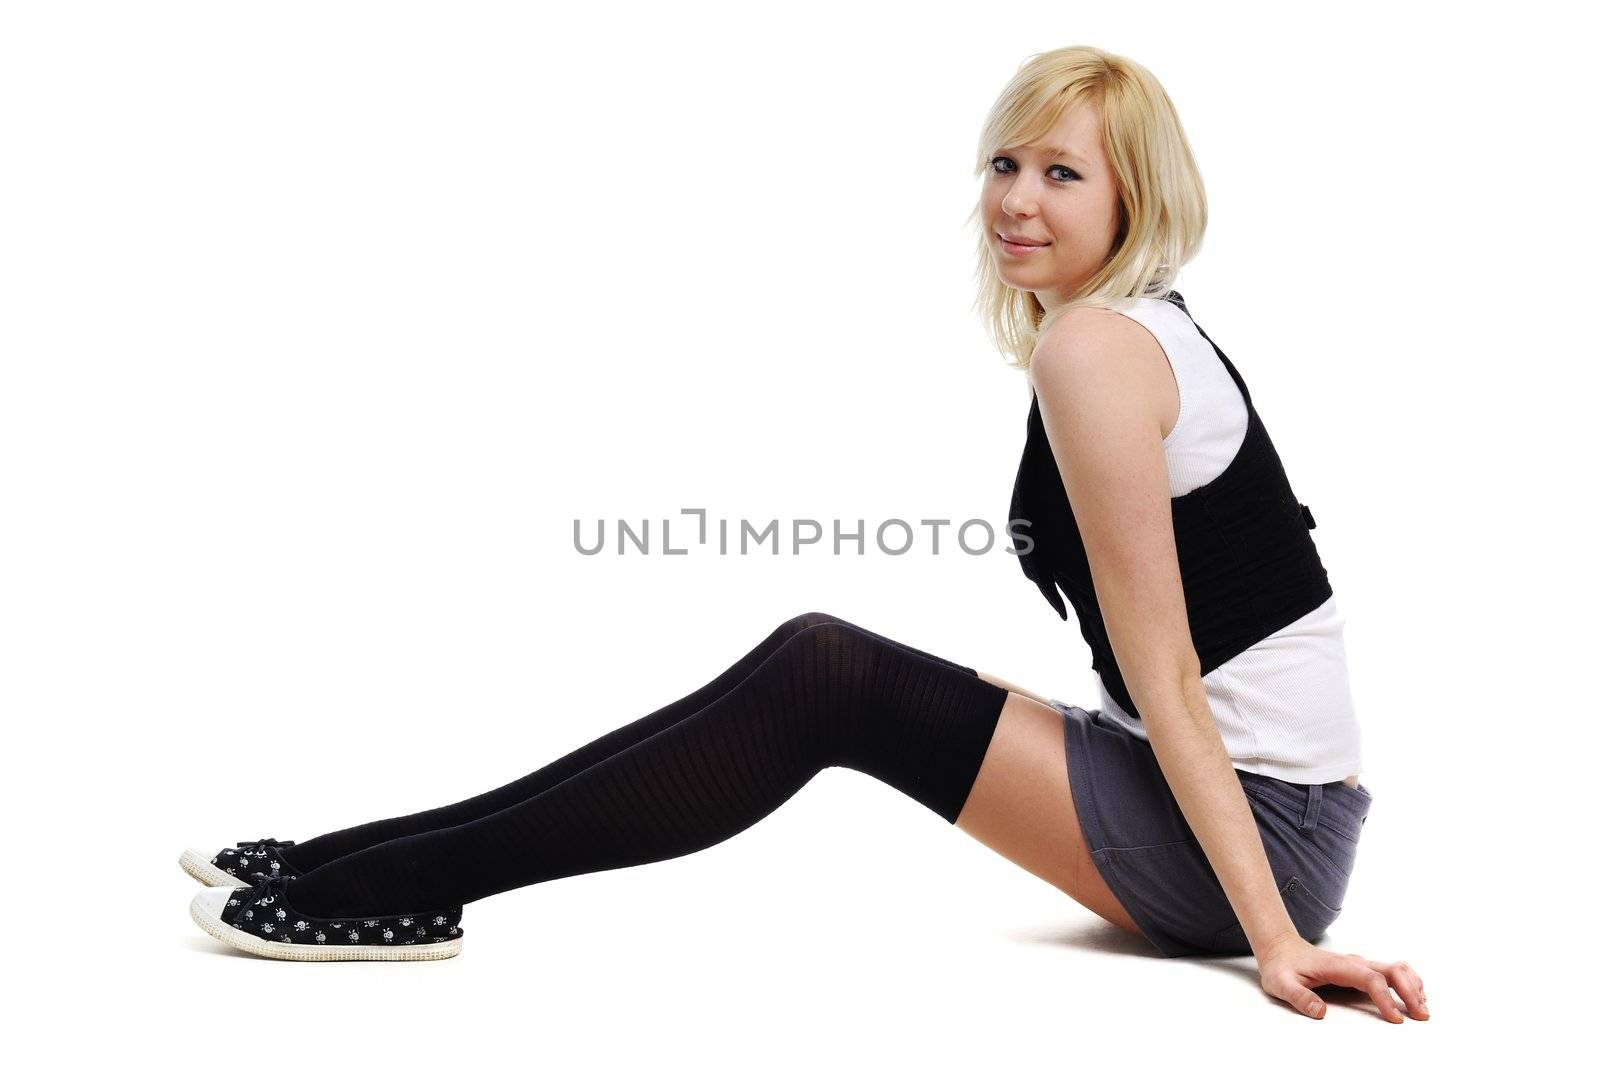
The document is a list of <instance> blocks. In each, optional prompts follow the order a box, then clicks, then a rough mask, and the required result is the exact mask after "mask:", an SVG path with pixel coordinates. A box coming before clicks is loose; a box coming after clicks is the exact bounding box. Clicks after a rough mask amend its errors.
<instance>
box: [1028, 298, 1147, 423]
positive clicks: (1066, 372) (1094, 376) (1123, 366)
mask: <svg viewBox="0 0 1600 1065" xmlns="http://www.w3.org/2000/svg"><path fill="white" fill-rule="evenodd" d="M1028 378H1029V380H1030V381H1031V382H1032V384H1033V387H1034V390H1035V391H1036V392H1037V393H1038V394H1039V401H1040V403H1044V404H1050V405H1054V406H1059V405H1064V404H1078V403H1094V404H1096V405H1101V404H1106V405H1124V406H1125V405H1127V404H1136V405H1138V406H1139V407H1140V408H1143V409H1147V410H1150V411H1153V412H1155V414H1156V415H1157V417H1158V419H1159V420H1160V421H1161V422H1162V423H1163V424H1165V425H1170V424H1171V423H1172V420H1173V419H1175V418H1176V416H1177V410H1176V408H1177V399H1178V396H1177V388H1176V385H1175V383H1174V381H1173V378H1172V370H1171V367H1170V366H1169V365H1168V363H1167V356H1166V353H1165V352H1164V351H1162V349H1161V344H1160V342H1159V341H1157V340H1156V338H1155V337H1154V336H1152V335H1151V334H1150V331H1149V330H1148V329H1146V328H1145V327H1144V326H1142V325H1140V324H1139V323H1138V322H1136V321H1134V320H1133V319H1132V318H1129V317H1128V316H1127V315H1125V314H1119V313H1118V312H1116V311H1113V310H1109V309H1107V308H1104V307H1074V308H1072V309H1071V310H1070V311H1068V312H1067V313H1065V314H1063V315H1062V316H1061V317H1060V318H1058V319H1056V320H1055V321H1054V322H1052V323H1051V325H1050V328H1049V329H1048V330H1046V331H1045V333H1044V335H1043V336H1041V337H1040V338H1039V341H1038V344H1037V345H1035V347H1034V351H1033V358H1032V359H1031V360H1030V362H1029V364H1028Z"/></svg>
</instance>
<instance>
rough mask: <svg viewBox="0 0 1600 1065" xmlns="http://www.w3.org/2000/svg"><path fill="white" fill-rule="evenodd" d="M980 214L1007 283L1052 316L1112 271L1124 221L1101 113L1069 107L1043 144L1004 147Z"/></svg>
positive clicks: (1090, 108) (1089, 107)
mask: <svg viewBox="0 0 1600 1065" xmlns="http://www.w3.org/2000/svg"><path fill="white" fill-rule="evenodd" d="M980 213H981V215H982V217H983V222H984V226H985V230H986V232H987V235H988V239H989V250H990V252H991V254H993V255H994V262H995V267H996V268H997V269H998V270H999V272H1000V277H1001V280H1003V281H1004V282H1005V283H1006V284H1008V285H1010V286H1012V287H1013V288H1019V289H1026V290H1027V291H1030V292H1033V293H1035V294H1036V295H1037V296H1038V297H1039V302H1040V303H1041V304H1043V305H1044V309H1045V310H1047V311H1048V310H1051V309H1053V308H1055V307H1058V306H1060V305H1061V304H1063V303H1065V302H1066V301H1067V300H1068V299H1069V298H1070V297H1071V296H1072V294H1073V293H1074V292H1076V291H1077V290H1078V289H1079V288H1080V287H1081V286H1082V285H1083V284H1084V282H1086V281H1088V280H1089V278H1091V277H1093V276H1094V274H1095V272H1096V271H1097V270H1099V269H1100V267H1101V266H1103V265H1105V261H1106V259H1107V258H1108V257H1110V255H1111V246H1112V243H1113V242H1114V241H1115V240H1116V237H1117V227H1118V224H1119V222H1120V219H1121V213H1120V208H1119V206H1118V200H1117V189H1116V184H1115V181H1114V179H1113V177H1112V173H1111V165H1110V163H1108V162H1107V161H1106V157H1105V152H1104V150H1103V149H1102V148H1101V146H1100V109H1099V108H1098V107H1097V106H1095V105H1093V104H1081V105H1079V106H1077V107H1072V108H1069V109H1068V110H1067V111H1066V113H1064V114H1063V115H1062V116H1061V118H1060V119H1059V120H1057V122H1056V124H1055V125H1054V126H1053V127H1051V129H1050V131H1049V132H1048V133H1047V134H1046V135H1045V136H1044V138H1043V140H1042V141H1041V142H1040V143H1037V144H1033V145H1014V146H1011V147H1007V148H1002V149H1001V150H1000V152H999V153H998V154H997V155H996V156H995V158H994V159H992V160H990V163H989V172H988V173H987V174H986V175H985V176H984V179H983V199H982V211H981V212H980ZM1005 237H1015V238H1016V239H1017V240H1018V241H1026V242H1030V243H1031V244H1033V245H1036V246H1024V245H1020V244H1011V243H1008V242H1007V241H1006V240H1005V239H1004V238H1005Z"/></svg>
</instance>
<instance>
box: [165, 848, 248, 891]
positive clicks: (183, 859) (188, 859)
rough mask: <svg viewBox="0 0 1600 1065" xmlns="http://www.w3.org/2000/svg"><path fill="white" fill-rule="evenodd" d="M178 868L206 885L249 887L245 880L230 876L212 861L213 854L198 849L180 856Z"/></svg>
mask: <svg viewBox="0 0 1600 1065" xmlns="http://www.w3.org/2000/svg"><path fill="white" fill-rule="evenodd" d="M178 868H179V869H182V870H183V871H184V872H186V873H188V874H189V875H190V876H192V877H194V878H195V879H196V880H198V881H200V883H202V884H204V885H205V886H206V887H249V886H250V885H249V884H246V883H245V882H244V881H243V880H240V879H239V878H238V877H236V876H230V875H228V874H227V873H225V872H223V871H222V870H221V869H218V868H217V867H216V866H215V865H213V864H212V863H211V855H209V854H201V853H200V852H199V851H197V850H186V851H184V852H183V853H182V854H181V855H179V856H178Z"/></svg>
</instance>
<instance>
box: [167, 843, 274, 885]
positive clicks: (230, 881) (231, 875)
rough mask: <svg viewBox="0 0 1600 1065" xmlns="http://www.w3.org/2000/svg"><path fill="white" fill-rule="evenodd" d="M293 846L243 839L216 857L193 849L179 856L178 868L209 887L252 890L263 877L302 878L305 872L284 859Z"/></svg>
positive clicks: (224, 849) (225, 848)
mask: <svg viewBox="0 0 1600 1065" xmlns="http://www.w3.org/2000/svg"><path fill="white" fill-rule="evenodd" d="M292 846H294V840H292V839H273V838H272V837H271V836H268V837H267V838H266V839H256V840H240V841H239V842H238V843H237V844H235V845H234V846H232V847H224V848H223V849H222V850H221V851H219V852H218V853H217V855H216V857H214V858H207V857H206V855H205V852H204V851H198V850H194V849H192V848H191V849H190V850H186V851H184V852H183V853H182V854H181V855H179V856H178V868H180V869H182V870H183V871H184V872H186V873H188V874H189V875H190V876H192V877H194V878H195V879H196V880H198V881H200V883H202V884H205V885H207V886H209V887H249V886H250V885H251V884H253V883H254V882H255V881H256V880H257V879H258V878H260V877H263V876H299V875H302V874H303V873H304V872H305V870H303V869H296V868H295V867H294V866H293V865H291V864H289V861H288V859H286V858H285V857H284V856H283V852H284V850H285V849H286V848H289V847H292Z"/></svg>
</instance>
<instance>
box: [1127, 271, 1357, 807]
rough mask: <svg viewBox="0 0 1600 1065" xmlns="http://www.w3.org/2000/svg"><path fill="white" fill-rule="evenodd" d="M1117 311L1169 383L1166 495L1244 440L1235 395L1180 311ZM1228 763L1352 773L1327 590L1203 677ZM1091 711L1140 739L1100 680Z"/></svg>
mask: <svg viewBox="0 0 1600 1065" xmlns="http://www.w3.org/2000/svg"><path fill="white" fill-rule="evenodd" d="M1121 313H1123V314H1125V315H1127V316H1128V317H1129V318H1132V319H1133V320H1134V321H1136V322H1138V323H1139V324H1140V325H1142V326H1144V327H1145V328H1146V329H1148V330H1149V331H1150V333H1151V335H1153V336H1154V337H1155V338H1156V340H1157V341H1159V342H1160V344H1161V349H1162V350H1163V351H1165V352H1166V355H1167V361H1168V362H1169V363H1170V364H1171V366H1172V374H1173V377H1174V378H1175V379H1176V380H1177V383H1178V420H1177V422H1175V423H1174V424H1173V426H1172V431H1171V432H1170V433H1168V434H1167V436H1166V437H1165V438H1164V439H1163V440H1162V444H1161V446H1162V448H1163V450H1164V451H1165V452H1166V456H1167V477H1168V480H1169V481H1170V482H1171V489H1172V495H1173V497H1174V498H1176V497H1177V496H1181V495H1184V494H1186V493H1188V492H1191V491H1193V490H1194V489H1196V488H1199V487H1200V486H1201V485H1203V484H1206V483H1208V482H1210V481H1211V480H1213V479H1214V478H1216V477H1217V475H1218V474H1220V473H1222V471H1223V470H1225V469H1226V468H1227V466H1228V463H1229V462H1231V461H1232V460H1233V456H1234V454H1235V453H1236V452H1238V450H1239V446H1240V444H1242V443H1243V442H1244V433H1245V422H1246V417H1247V415H1246V412H1245V405H1244V397H1243V396H1241V395H1240V394H1239V388H1238V386H1237V385H1235V384H1234V383H1233V378H1232V377H1230V376H1229V375H1228V371H1227V368H1226V367H1224V366H1223V365H1222V360H1221V359H1219V358H1217V353H1216V351H1215V350H1214V349H1213V348H1212V347H1211V342H1210V341H1208V340H1206V338H1205V337H1203V336H1201V335H1200V331H1199V330H1198V329H1196V328H1195V326H1194V323H1193V322H1192V321H1191V320H1190V319H1189V316H1188V315H1187V314H1184V313H1183V311H1182V310H1181V309H1180V308H1179V307H1178V306H1177V305H1176V304H1174V303H1172V302H1170V301H1168V300H1157V299H1150V298H1148V297H1142V298H1140V299H1137V300H1135V301H1134V302H1133V304H1132V305H1130V306H1129V307H1127V308H1126V309H1125V310H1123V311H1122V312H1121ZM1203 680H1204V683H1205V689H1206V698H1207V700H1208V701H1209V702H1210V704H1211V712H1212V714H1213V716H1214V717H1215V718H1216V721H1217V729H1218V731H1219V732H1220V733H1221V734H1222V743H1223V746H1224V747H1226V748H1227V751H1228V757H1229V758H1230V759H1231V760H1232V762H1233V764H1234V766H1235V767H1236V768H1238V769H1243V770H1245V771H1246V772H1250V773H1260V774H1262V775H1264V776H1269V777H1277V778H1278V779H1280V780H1289V781H1293V782H1294V783H1296V784H1326V783H1329V782H1331V781H1335V780H1343V779H1345V778H1347V777H1351V776H1354V775H1355V774H1357V773H1359V772H1360V771H1361V729H1360V726H1359V725H1358V724H1357V722H1356V714H1355V704H1354V703H1353V701H1352V700H1351V697H1350V676H1349V670H1348V668H1347V665H1346V662H1345V653H1344V617H1343V615H1341V614H1340V613H1339V607H1338V604H1337V603H1335V602H1334V600H1333V599H1332V598H1330V599H1328V601H1327V602H1325V603H1323V604H1322V605H1321V606H1319V607H1317V608H1316V609H1315V610H1313V611H1311V612H1310V613H1309V614H1305V615H1303V616H1302V617H1300V618H1297V619H1296V620H1294V621H1292V622H1290V623H1289V624H1288V625H1285V626H1284V627H1283V628H1281V629H1279V630H1278V631H1277V632H1274V633H1273V634H1272V635H1270V636H1268V637H1266V638H1265V639H1263V640H1260V641H1258V642H1257V643H1255V644H1252V645H1251V646H1250V647H1248V648H1246V649H1245V650H1244V651H1241V652H1240V653H1239V654H1237V655H1235V656H1234V657H1233V658H1230V659H1229V660H1228V661H1226V662H1224V663H1223V664H1222V665H1220V666H1218V667H1217V668H1216V669H1213V670H1212V671H1211V672H1209V673H1207V674H1206V675H1205V677H1204V678H1203ZM1100 705H1101V712H1102V713H1104V714H1105V715H1106V716H1107V717H1109V718H1111V719H1112V720H1113V721H1114V722H1116V723H1117V724H1119V725H1122V726H1123V727H1125V728H1127V729H1128V730H1129V731H1130V732H1132V733H1133V734H1134V735H1136V736H1138V737H1139V738H1140V739H1142V740H1144V741H1145V742H1147V743H1148V742H1149V734H1148V733H1147V732H1146V731H1145V727H1144V724H1143V722H1141V721H1140V720H1139V719H1138V718H1134V717H1129V716H1128V714H1127V712H1126V711H1124V710H1123V709H1122V708H1121V707H1120V706H1118V705H1117V704H1116V700H1114V699H1113V698H1112V697H1111V694H1110V693H1109V692H1107V691H1106V689H1105V686H1104V685H1100Z"/></svg>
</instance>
